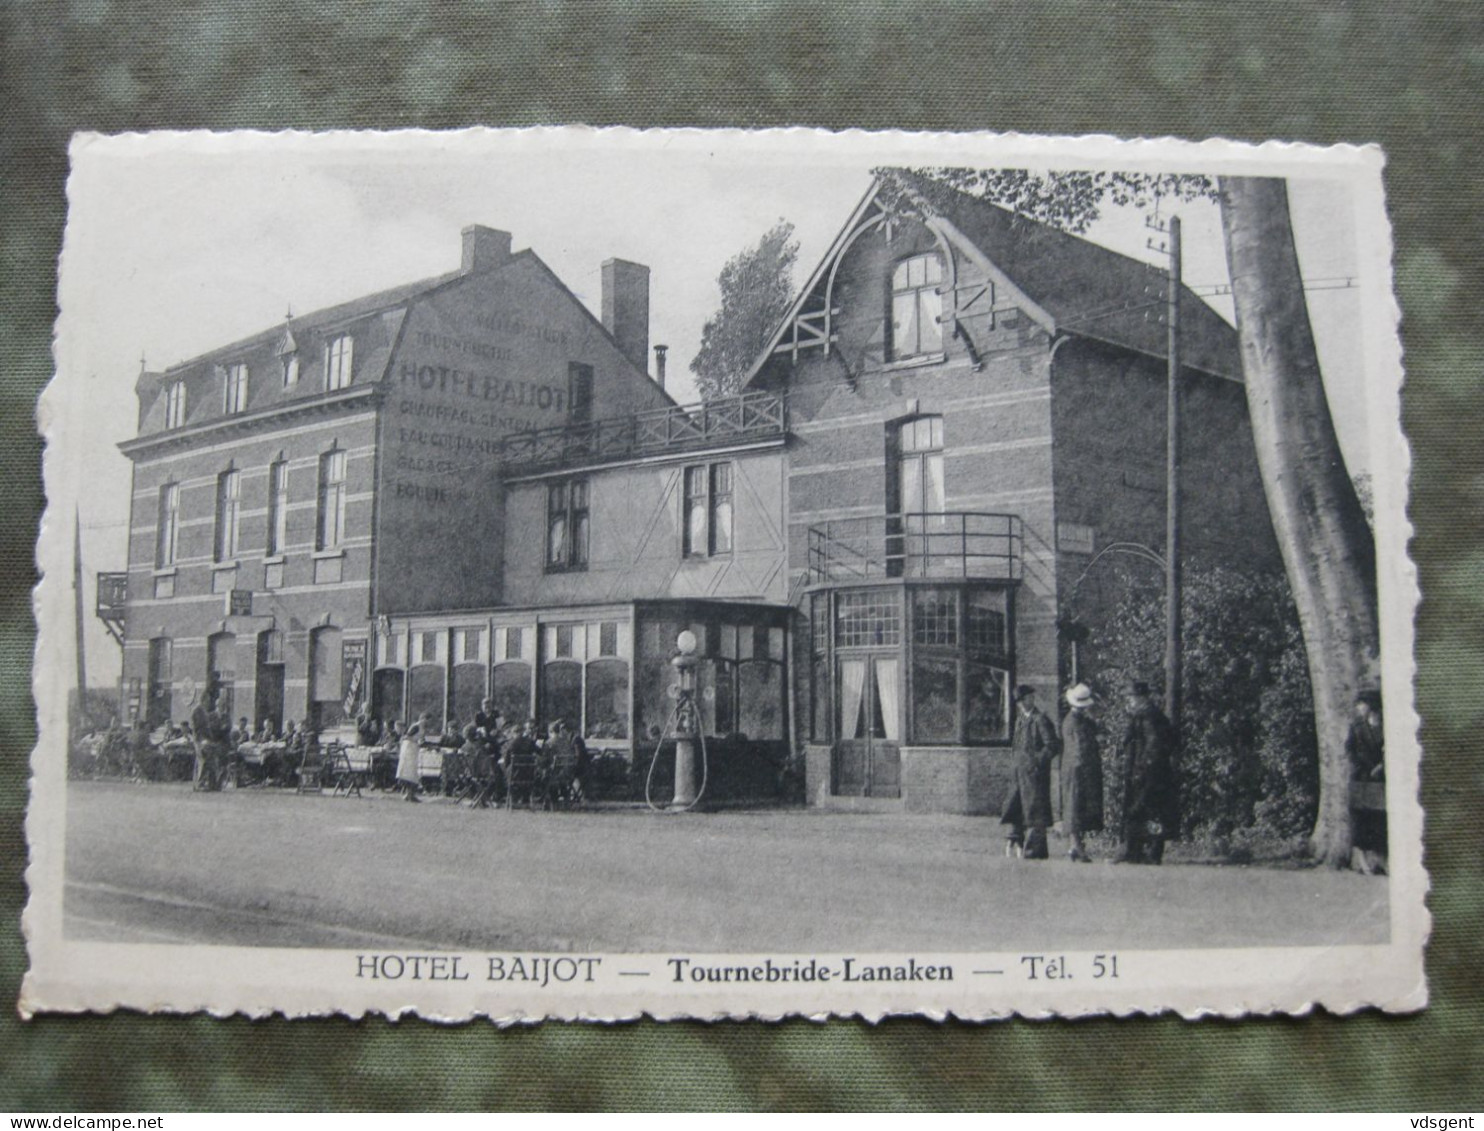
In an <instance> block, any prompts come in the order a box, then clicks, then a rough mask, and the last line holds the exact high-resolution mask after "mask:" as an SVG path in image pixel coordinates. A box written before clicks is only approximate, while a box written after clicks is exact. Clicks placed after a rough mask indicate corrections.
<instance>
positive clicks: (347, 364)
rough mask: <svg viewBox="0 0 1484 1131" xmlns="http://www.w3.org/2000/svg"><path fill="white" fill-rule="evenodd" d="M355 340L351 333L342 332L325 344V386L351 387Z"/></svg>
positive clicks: (331, 387) (333, 387)
mask: <svg viewBox="0 0 1484 1131" xmlns="http://www.w3.org/2000/svg"><path fill="white" fill-rule="evenodd" d="M352 345H353V342H352V341H351V336H350V335H349V334H341V335H340V336H339V337H338V338H332V339H331V340H330V341H329V342H327V343H326V344H325V388H326V389H331V390H334V389H345V388H349V387H350V378H351V362H352V356H351V355H352V350H351V347H352Z"/></svg>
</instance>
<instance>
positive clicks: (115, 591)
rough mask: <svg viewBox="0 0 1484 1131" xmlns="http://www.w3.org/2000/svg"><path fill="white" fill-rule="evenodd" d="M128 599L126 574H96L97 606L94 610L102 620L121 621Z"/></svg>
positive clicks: (127, 578)
mask: <svg viewBox="0 0 1484 1131" xmlns="http://www.w3.org/2000/svg"><path fill="white" fill-rule="evenodd" d="M128 598H129V575H128V574H127V573H100V574H98V604H97V608H96V610H95V611H96V612H97V614H98V616H100V617H102V618H103V619H104V620H122V619H123V616H124V607H125V605H126V603H127V601H128Z"/></svg>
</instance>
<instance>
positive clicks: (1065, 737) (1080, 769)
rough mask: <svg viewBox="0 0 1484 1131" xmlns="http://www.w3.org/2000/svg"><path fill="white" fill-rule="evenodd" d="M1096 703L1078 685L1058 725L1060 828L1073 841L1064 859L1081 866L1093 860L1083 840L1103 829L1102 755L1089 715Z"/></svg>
mask: <svg viewBox="0 0 1484 1131" xmlns="http://www.w3.org/2000/svg"><path fill="white" fill-rule="evenodd" d="M1095 702H1097V700H1096V698H1095V697H1094V696H1093V693H1092V688H1090V687H1088V686H1087V684H1085V683H1079V684H1078V685H1077V686H1076V687H1074V688H1072V689H1071V690H1070V691H1068V692H1067V705H1068V706H1069V707H1071V708H1072V709H1071V710H1070V711H1068V712H1067V717H1066V718H1065V719H1063V720H1062V724H1061V738H1062V754H1061V811H1062V824H1063V825H1064V826H1065V827H1066V830H1067V835H1068V836H1069V837H1070V838H1071V841H1072V845H1071V851H1070V852H1068V853H1067V855H1068V856H1069V857H1071V858H1072V859H1073V860H1078V861H1081V862H1082V863H1084V864H1090V863H1091V862H1092V857H1091V856H1089V855H1088V854H1087V850H1086V849H1085V848H1084V847H1083V846H1082V837H1083V836H1084V835H1085V834H1087V833H1095V832H1098V831H1100V830H1101V829H1102V827H1103V752H1102V751H1101V750H1100V749H1099V748H1098V725H1097V723H1095V722H1094V721H1093V718H1092V714H1091V709H1092V705H1093V704H1094V703H1095Z"/></svg>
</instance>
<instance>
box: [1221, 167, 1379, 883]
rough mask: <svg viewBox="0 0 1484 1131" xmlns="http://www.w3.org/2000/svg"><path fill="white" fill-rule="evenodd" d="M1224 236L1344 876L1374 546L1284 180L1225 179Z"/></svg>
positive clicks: (1333, 846) (1371, 652)
mask: <svg viewBox="0 0 1484 1131" xmlns="http://www.w3.org/2000/svg"><path fill="white" fill-rule="evenodd" d="M1221 227H1222V232H1223V235H1224V236H1225V240H1226V258H1227V265H1228V267H1229V269H1230V272H1231V278H1232V297H1233V299H1234V300H1235V304H1236V313H1237V336H1238V339H1239V341H1240V343H1241V350H1242V372H1243V375H1244V377H1245V380H1246V386H1247V408H1248V412H1249V413H1250V415H1251V417H1252V435H1253V439H1254V441H1255V442H1256V445H1257V460H1258V465H1259V467H1260V468H1261V471H1262V481H1263V489H1264V491H1265V492H1266V494H1267V498H1268V509H1269V511H1270V512H1271V513H1272V518H1273V528H1274V530H1275V531H1276V533H1277V536H1278V546H1279V549H1280V550H1281V552H1282V554H1283V562H1284V565H1285V566H1286V567H1287V569H1288V579H1289V584H1290V586H1291V588H1292V590H1293V596H1294V601H1295V602H1296V603H1297V605H1298V613H1299V623H1300V625H1301V627H1302V629H1303V634H1304V647H1305V651H1306V652H1307V654H1308V660H1309V682H1310V684H1311V685H1312V687H1313V691H1314V713H1315V723H1316V731H1317V733H1318V737H1319V815H1318V819H1317V820H1316V822H1315V825H1314V832H1313V835H1312V838H1311V846H1312V849H1313V852H1314V855H1315V857H1316V858H1318V859H1320V860H1323V861H1324V862H1325V863H1326V864H1328V865H1330V866H1331V867H1344V866H1345V865H1346V864H1348V862H1349V859H1350V846H1351V827H1350V763H1349V759H1348V757H1347V755H1346V753H1345V736H1346V733H1347V730H1348V726H1349V720H1350V717H1351V712H1352V709H1353V704H1354V700H1355V694H1356V692H1357V691H1359V690H1361V689H1362V688H1364V687H1365V686H1367V684H1368V683H1370V682H1372V681H1374V680H1375V679H1376V676H1377V673H1378V671H1379V668H1378V666H1377V665H1378V657H1379V639H1380V638H1379V631H1378V627H1377V624H1378V618H1377V606H1376V548H1375V543H1374V541H1373V540H1372V537H1371V530H1370V526H1369V524H1368V523H1367V522H1366V518H1365V513H1364V511H1362V509H1361V505H1360V500H1359V498H1358V496H1357V495H1356V492H1355V486H1354V484H1353V483H1352V482H1351V480H1350V476H1349V474H1348V473H1347V471H1346V469H1345V461H1344V458H1343V457H1342V456H1341V454H1340V444H1339V440H1338V438H1337V437H1336V435H1335V428H1334V422H1333V420H1332V419H1331V418H1330V413H1329V402H1328V401H1327V400H1326V398H1325V393H1324V383H1323V380H1322V379H1321V377H1320V372H1319V355H1318V353H1317V352H1316V351H1315V348H1314V334H1313V331H1312V329H1311V328H1310V325H1309V311H1308V307H1307V306H1306V305H1305V302H1304V290H1303V280H1302V279H1301V277H1300V275H1299V264H1298V254H1297V253H1296V252H1295V250H1294V244H1293V228H1292V224H1291V222H1290V220H1289V214H1288V186H1287V184H1286V182H1285V181H1283V180H1281V179H1275V178H1266V177H1223V178H1221Z"/></svg>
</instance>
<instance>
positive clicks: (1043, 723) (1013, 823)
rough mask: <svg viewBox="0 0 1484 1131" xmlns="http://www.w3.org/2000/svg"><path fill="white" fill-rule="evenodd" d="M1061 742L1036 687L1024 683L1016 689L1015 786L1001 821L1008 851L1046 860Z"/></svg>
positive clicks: (1013, 764) (1025, 857)
mask: <svg viewBox="0 0 1484 1131" xmlns="http://www.w3.org/2000/svg"><path fill="white" fill-rule="evenodd" d="M1059 745H1060V744H1059V743H1058V741H1057V737H1056V725H1055V724H1054V723H1053V722H1052V721H1051V720H1050V719H1048V718H1047V717H1046V715H1045V713H1044V712H1042V711H1041V709H1040V708H1039V707H1037V706H1036V689H1035V688H1034V687H1031V686H1030V685H1029V684H1021V685H1020V686H1019V687H1017V688H1016V689H1015V736H1014V739H1013V741H1012V744H1011V753H1010V766H1011V771H1012V772H1013V773H1014V775H1015V779H1014V780H1015V788H1014V789H1012V790H1011V791H1010V800H1009V801H1008V802H1007V803H1006V805H1005V812H1004V815H1003V816H1001V817H1000V824H1002V825H1009V826H1010V833H1009V836H1008V837H1006V839H1005V855H1006V856H1020V857H1023V858H1024V859H1026V860H1045V859H1046V857H1047V855H1048V852H1047V848H1046V826H1047V825H1049V824H1050V823H1051V760H1052V759H1053V758H1055V757H1056V755H1057V750H1058V748H1059Z"/></svg>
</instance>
